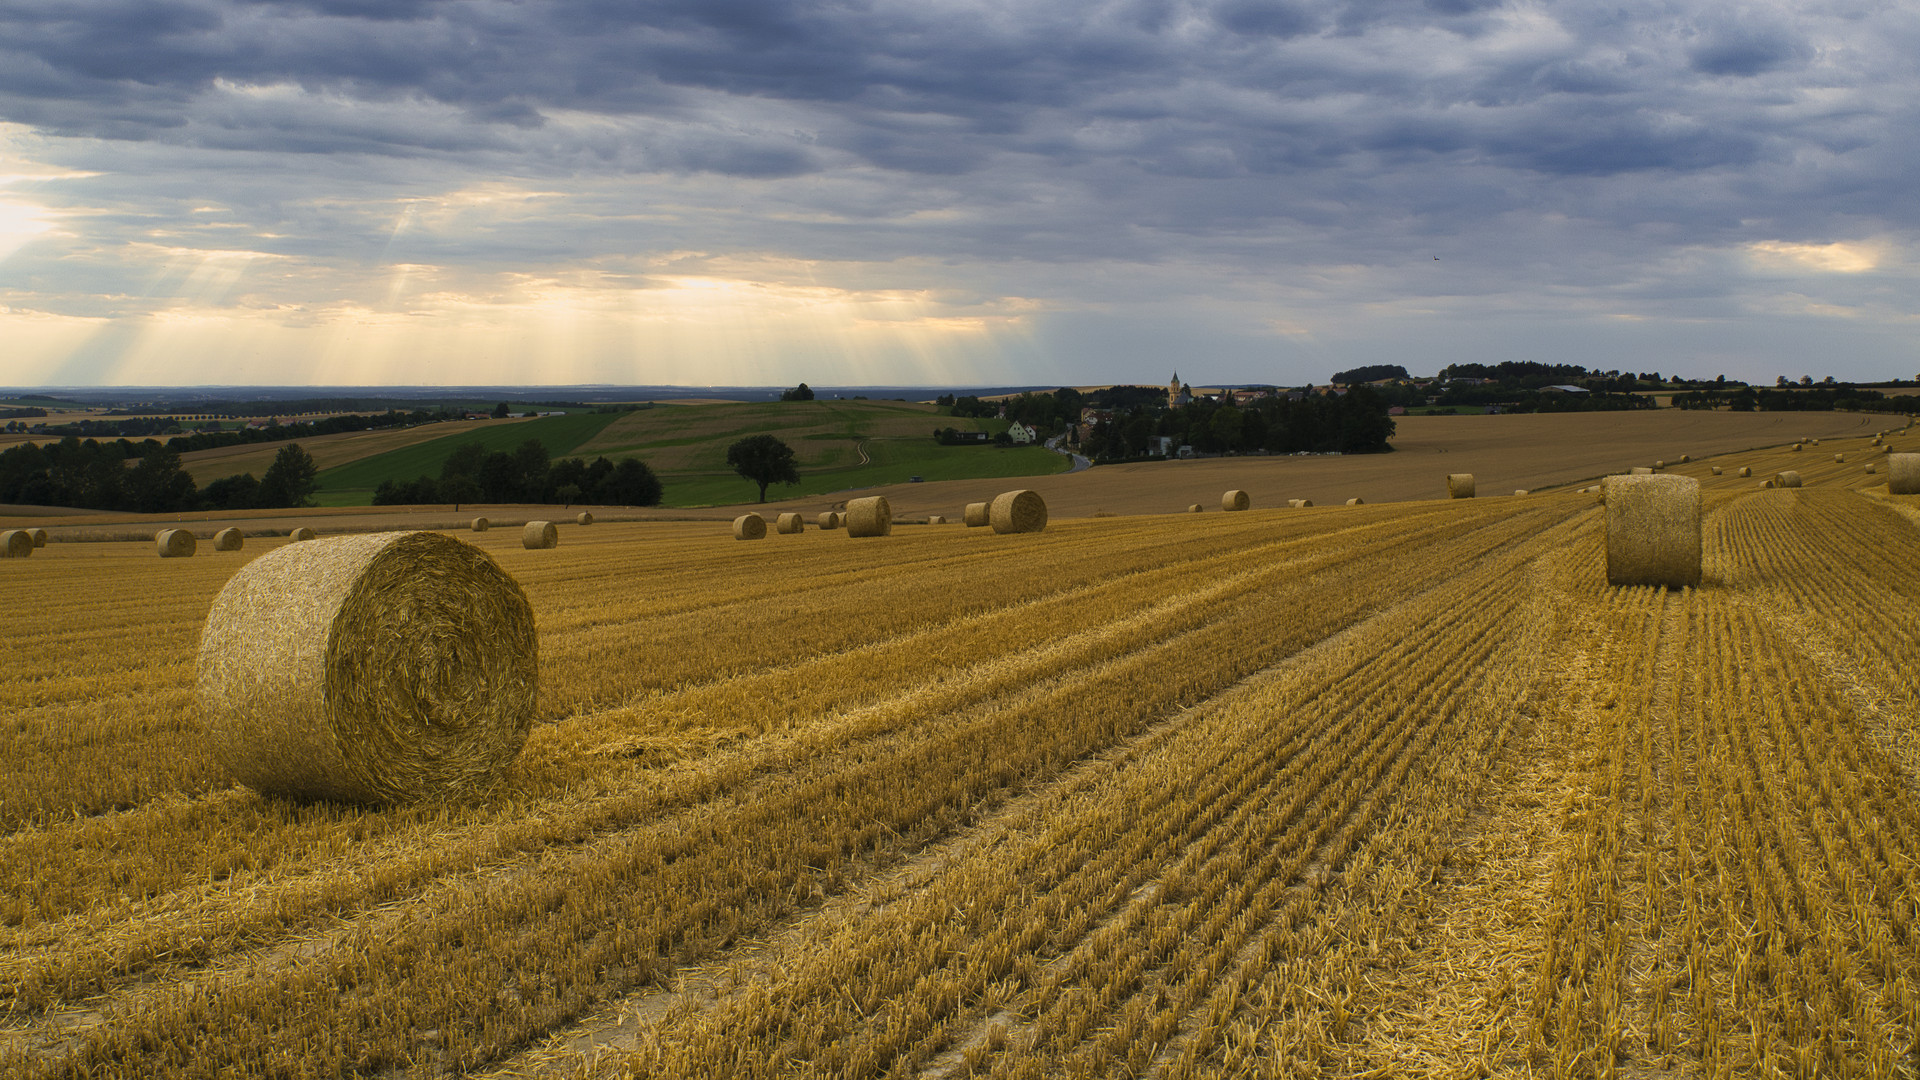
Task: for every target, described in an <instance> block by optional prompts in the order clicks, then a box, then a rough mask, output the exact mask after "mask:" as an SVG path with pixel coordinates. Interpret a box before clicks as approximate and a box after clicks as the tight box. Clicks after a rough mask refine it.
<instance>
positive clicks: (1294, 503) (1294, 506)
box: [1287, 499, 1302, 510]
mask: <svg viewBox="0 0 1920 1080" xmlns="http://www.w3.org/2000/svg"><path fill="white" fill-rule="evenodd" d="M1301 502H1302V500H1300V499H1288V500H1287V508H1288V509H1290V510H1298V509H1300V504H1301Z"/></svg>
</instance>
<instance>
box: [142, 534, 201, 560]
mask: <svg viewBox="0 0 1920 1080" xmlns="http://www.w3.org/2000/svg"><path fill="white" fill-rule="evenodd" d="M153 546H154V547H155V548H157V549H159V552H160V557H161V558H163V559H186V558H191V557H192V555H193V552H194V548H196V547H197V546H198V544H196V543H195V541H194V539H193V534H192V533H190V532H188V531H187V530H185V529H161V530H160V535H158V536H156V537H154V538H153Z"/></svg>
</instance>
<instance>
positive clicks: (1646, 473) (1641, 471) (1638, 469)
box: [1630, 465, 1653, 476]
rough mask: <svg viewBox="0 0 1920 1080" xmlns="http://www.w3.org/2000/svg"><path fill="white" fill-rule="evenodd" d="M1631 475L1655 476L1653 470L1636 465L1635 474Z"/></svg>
mask: <svg viewBox="0 0 1920 1080" xmlns="http://www.w3.org/2000/svg"><path fill="white" fill-rule="evenodd" d="M1630 475H1632V476H1652V475H1653V470H1652V469H1649V468H1647V467H1646V466H1645V465H1635V466H1634V467H1633V472H1632V473H1631V474H1630Z"/></svg>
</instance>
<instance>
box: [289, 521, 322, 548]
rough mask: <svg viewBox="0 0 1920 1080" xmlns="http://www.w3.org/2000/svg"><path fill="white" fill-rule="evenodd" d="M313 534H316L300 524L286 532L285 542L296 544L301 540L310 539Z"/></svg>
mask: <svg viewBox="0 0 1920 1080" xmlns="http://www.w3.org/2000/svg"><path fill="white" fill-rule="evenodd" d="M315 535H316V534H315V533H314V531H313V530H312V529H309V528H307V527H306V526H305V525H302V526H300V527H299V528H297V529H295V530H293V531H292V532H290V533H288V534H287V542H288V543H294V544H297V543H300V542H302V541H306V540H311V539H313V538H314V536H315Z"/></svg>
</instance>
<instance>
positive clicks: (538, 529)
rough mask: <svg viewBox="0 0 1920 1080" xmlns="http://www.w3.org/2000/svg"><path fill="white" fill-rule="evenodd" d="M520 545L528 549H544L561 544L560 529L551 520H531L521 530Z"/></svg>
mask: <svg viewBox="0 0 1920 1080" xmlns="http://www.w3.org/2000/svg"><path fill="white" fill-rule="evenodd" d="M520 546H521V547H523V548H526V549H527V550H528V551H544V550H546V549H547V548H551V547H559V546H560V530H559V529H558V528H556V527H554V524H553V522H551V521H529V522H527V527H526V528H524V529H521V530H520Z"/></svg>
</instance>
